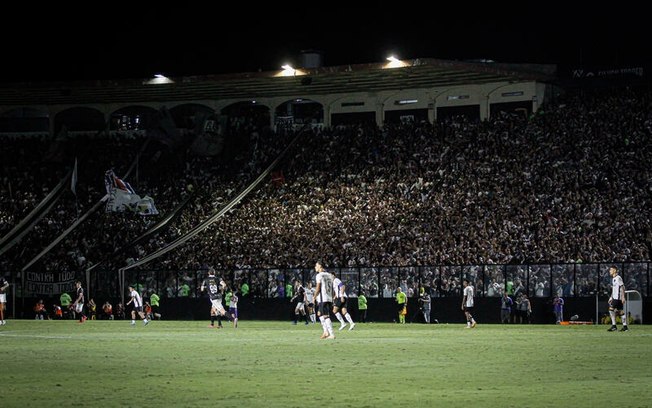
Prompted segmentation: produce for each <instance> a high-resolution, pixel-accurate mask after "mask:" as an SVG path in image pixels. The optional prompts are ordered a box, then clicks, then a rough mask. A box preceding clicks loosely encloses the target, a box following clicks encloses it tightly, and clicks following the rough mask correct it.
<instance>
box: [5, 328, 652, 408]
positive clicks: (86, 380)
mask: <svg viewBox="0 0 652 408" xmlns="http://www.w3.org/2000/svg"><path fill="white" fill-rule="evenodd" d="M207 325H208V322H205V321H201V322H200V321H154V322H152V323H151V324H149V325H148V326H146V327H145V326H143V324H142V322H138V324H137V325H136V326H135V327H132V326H130V324H129V321H87V322H86V323H83V324H78V323H77V322H75V321H69V320H68V321H34V320H10V321H8V323H7V325H6V326H2V327H0V355H1V356H2V357H1V362H0V373H2V376H1V379H2V386H1V387H0V390H1V391H0V407H41V408H42V407H55V406H81V407H89V406H91V407H111V406H116V407H147V406H161V407H165V406H178V407H200V406H207V407H208V406H213V407H220V408H222V407H328V406H337V407H394V408H396V407H407V406H413V407H434V406H441V407H445V408H450V407H467V408H468V407H552V406H562V407H563V406H571V407H574V408H575V407H592V408H597V407H609V406H618V407H648V406H652V397H650V388H649V387H650V384H652V363H651V362H652V326H638V325H637V326H633V327H632V329H631V330H630V331H629V332H626V333H622V332H607V328H608V326H604V325H600V326H555V325H546V326H543V325H541V326H539V325H505V326H501V325H482V324H479V325H478V326H477V327H476V328H475V329H465V326H464V325H462V324H439V325H435V324H433V325H428V326H427V325H421V324H407V325H398V324H391V323H368V324H362V323H359V324H357V326H356V327H355V329H354V330H352V331H348V330H346V329H345V330H344V331H337V327H338V326H339V323H337V324H336V325H335V328H336V339H334V340H321V339H320V338H319V337H320V334H321V326H319V325H309V326H304V325H303V324H299V325H297V326H293V325H292V324H290V323H289V322H270V321H242V322H240V325H239V327H238V328H237V329H234V328H233V327H231V324H230V323H229V322H225V328H223V329H210V328H208V327H207Z"/></svg>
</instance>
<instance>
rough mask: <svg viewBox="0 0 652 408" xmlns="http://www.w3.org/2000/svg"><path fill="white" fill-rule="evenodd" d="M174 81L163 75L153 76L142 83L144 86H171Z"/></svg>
mask: <svg viewBox="0 0 652 408" xmlns="http://www.w3.org/2000/svg"><path fill="white" fill-rule="evenodd" d="M173 83H174V80H172V79H171V78H168V77H166V76H165V75H163V74H154V77H153V78H149V79H146V80H144V81H143V84H145V85H161V84H173Z"/></svg>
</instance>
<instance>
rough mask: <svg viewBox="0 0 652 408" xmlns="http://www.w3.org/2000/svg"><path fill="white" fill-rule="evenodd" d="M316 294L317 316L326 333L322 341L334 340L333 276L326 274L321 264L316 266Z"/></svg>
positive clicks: (322, 336) (323, 334)
mask: <svg viewBox="0 0 652 408" xmlns="http://www.w3.org/2000/svg"><path fill="white" fill-rule="evenodd" d="M315 272H317V275H315V282H316V284H317V285H316V286H315V293H316V294H317V316H318V317H319V321H320V322H321V326H322V328H323V329H324V332H323V333H322V335H321V338H322V339H334V338H335V333H333V323H332V322H331V317H330V313H331V310H332V309H333V275H332V274H331V273H330V272H326V270H325V269H324V267H323V266H322V264H321V262H317V263H316V264H315Z"/></svg>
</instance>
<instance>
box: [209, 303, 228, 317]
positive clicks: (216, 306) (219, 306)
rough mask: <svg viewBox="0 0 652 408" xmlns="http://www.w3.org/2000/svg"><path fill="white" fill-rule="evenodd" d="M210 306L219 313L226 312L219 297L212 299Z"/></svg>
mask: <svg viewBox="0 0 652 408" xmlns="http://www.w3.org/2000/svg"><path fill="white" fill-rule="evenodd" d="M211 306H212V307H213V309H215V310H217V312H218V313H219V314H221V315H223V314H225V313H226V310H224V306H223V305H222V301H221V300H220V299H212V300H211Z"/></svg>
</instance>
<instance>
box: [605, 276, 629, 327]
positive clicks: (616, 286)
mask: <svg viewBox="0 0 652 408" xmlns="http://www.w3.org/2000/svg"><path fill="white" fill-rule="evenodd" d="M609 275H611V296H610V297H609V316H611V327H610V328H609V329H608V331H616V330H618V328H617V327H616V315H618V316H620V318H621V320H622V321H623V327H622V329H620V331H624V332H625V331H628V330H629V329H628V328H627V316H625V311H624V310H623V309H624V306H625V283H623V278H622V277H621V276H620V275H618V269H617V268H616V267H615V266H612V267H611V268H609Z"/></svg>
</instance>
